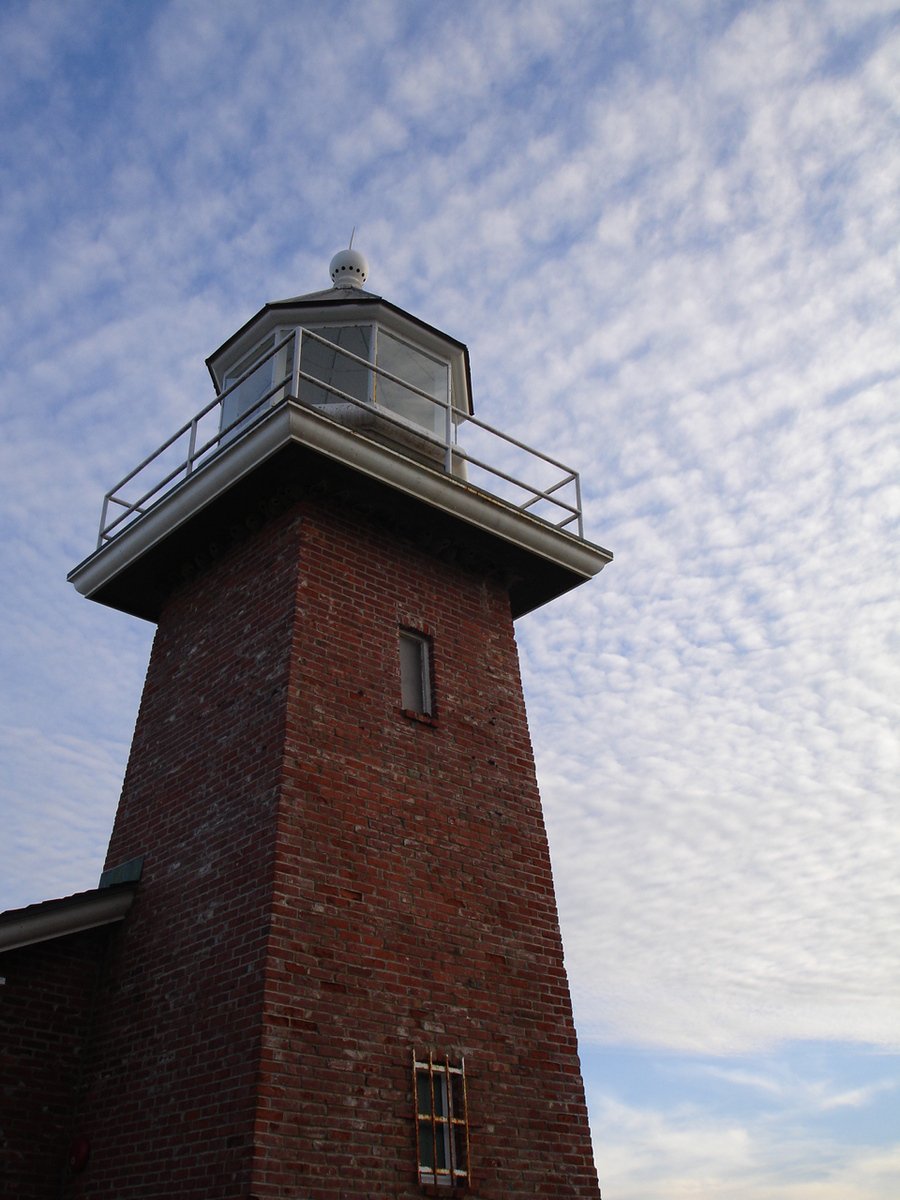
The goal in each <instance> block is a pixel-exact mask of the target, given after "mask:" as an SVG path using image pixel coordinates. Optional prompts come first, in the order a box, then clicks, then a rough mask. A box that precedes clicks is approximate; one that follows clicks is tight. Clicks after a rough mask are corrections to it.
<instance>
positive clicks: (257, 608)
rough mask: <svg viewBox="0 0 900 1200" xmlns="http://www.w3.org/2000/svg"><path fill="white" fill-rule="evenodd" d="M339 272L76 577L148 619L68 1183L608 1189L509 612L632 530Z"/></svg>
mask: <svg viewBox="0 0 900 1200" xmlns="http://www.w3.org/2000/svg"><path fill="white" fill-rule="evenodd" d="M331 273H332V280H333V286H332V287H331V288H330V289H328V290H326V291H324V292H318V293H314V294H311V295H306V296H301V297H298V298H294V299H290V300H285V301H279V302H276V303H271V304H267V305H266V306H265V307H264V308H263V309H262V310H261V311H260V312H259V313H257V314H256V316H255V317H253V318H252V319H251V320H250V321H248V322H247V324H246V325H244V326H243V328H241V329H240V330H238V332H237V333H235V334H234V336H233V337H231V338H229V339H228V341H227V342H225V344H224V345H223V346H221V347H220V348H219V349H218V350H217V351H216V352H215V353H214V354H213V355H212V356H211V357H210V358H209V360H208V366H209V370H210V373H211V375H212V378H213V382H214V385H215V389H216V398H215V400H214V401H213V402H212V403H211V404H209V405H208V406H207V407H206V408H205V409H204V410H203V411H202V412H201V413H199V414H198V416H197V417H195V418H194V419H193V420H192V421H190V422H189V423H188V424H187V425H186V426H185V427H184V428H183V429H182V430H181V431H179V433H178V434H177V435H175V437H174V438H172V439H170V441H169V442H167V443H166V444H165V445H164V446H163V447H162V448H161V449H160V451H159V452H157V454H156V455H154V456H152V457H151V459H149V460H147V461H146V462H145V463H144V464H142V465H141V467H140V468H139V469H138V470H137V471H136V472H133V473H132V475H130V476H129V477H128V478H127V479H126V480H125V481H124V482H123V484H122V485H120V486H119V487H117V488H116V489H114V491H113V492H111V493H110V494H109V495H108V497H107V500H106V502H105V504H104V513H103V520H102V524H101V533H100V540H99V544H98V548H97V550H96V551H95V553H94V554H93V555H91V557H89V558H88V559H87V560H85V562H83V563H82V564H80V565H79V566H78V567H77V568H76V569H75V570H74V571H73V572H72V574H71V576H70V578H71V579H72V581H73V583H74V584H75V586H76V587H77V588H78V590H79V591H80V592H81V593H82V594H84V595H86V596H88V597H90V598H91V599H94V600H97V601H100V602H101V603H104V604H108V605H111V606H113V607H115V608H118V609H121V610H123V611H125V612H128V613H132V614H135V615H137V616H140V617H143V618H146V619H148V620H151V621H154V622H156V624H157V627H158V628H157V633H156V638H155V641H154V646H153V651H152V656H151V660H150V665H149V669H148V674H147V680H146V684H145V689H144V694H143V699H142V702H141V708H140V713H139V716H138V721H137V726H136V730H135V734H134V742H133V745H132V750H131V756H130V760H129V764H128V770H127V774H126V777H125V782H124V787H123V791H122V798H121V802H120V805H119V810H118V814H117V817H116V821H115V827H114V830H113V833H112V838H111V841H110V847H109V854H108V858H107V864H106V865H107V871H108V879H112V880H115V879H116V878H122V879H128V878H132V879H133V878H135V877H136V876H137V875H138V874H140V883H139V884H138V885H137V887H136V889H135V893H134V902H133V905H132V907H131V909H130V911H129V913H128V916H127V919H126V920H124V921H123V922H122V924H121V926H120V927H119V928H118V931H117V933H116V936H115V938H114V939H113V940H112V941H111V943H110V956H109V961H108V963H107V965H106V969H105V976H104V982H103V983H102V985H101V997H100V1007H101V1009H102V1013H103V1017H102V1020H100V1021H98V1022H97V1023H96V1031H95V1034H94V1038H93V1043H92V1046H91V1048H90V1053H89V1055H88V1062H87V1066H86V1076H85V1078H86V1083H85V1087H84V1097H83V1101H82V1102H81V1108H80V1116H79V1120H78V1122H77V1127H76V1129H75V1132H76V1133H77V1134H78V1136H79V1138H80V1139H82V1140H81V1141H80V1142H79V1145H81V1146H83V1147H87V1146H89V1147H90V1155H89V1157H88V1155H87V1153H86V1152H85V1153H84V1154H83V1155H82V1158H83V1159H84V1161H85V1162H86V1166H84V1168H83V1169H79V1173H77V1174H75V1175H73V1176H72V1177H71V1178H70V1180H69V1181H68V1183H67V1189H68V1190H67V1192H66V1195H69V1196H73V1197H82V1198H84V1200H87V1198H88V1197H89V1198H90V1200H137V1198H138V1197H141V1198H154V1200H156V1198H159V1200H163V1198H169V1197H181V1198H185V1200H230V1198H234V1200H237V1198H239V1197H240V1198H247V1197H254V1198H258V1200H270V1198H271V1200H275V1198H276V1197H277V1198H280V1200H281V1198H291V1200H386V1198H388V1197H390V1198H403V1200H412V1198H413V1197H420V1196H422V1195H438V1196H452V1195H462V1194H465V1195H467V1196H471V1197H479V1198H483V1200H515V1198H518V1197H522V1198H523V1200H524V1198H525V1197H528V1198H529V1200H534V1198H538V1200H551V1198H553V1197H592V1198H593V1200H596V1197H597V1196H598V1190H597V1176H596V1172H595V1169H594V1165H593V1158H592V1152H591V1145H590V1138H589V1131H588V1124H587V1114H586V1109H585V1104H584V1092H583V1085H582V1081H581V1074H580V1067H579V1062H578V1055H577V1049H576V1041H575V1033H574V1028H573V1023H572V1014H571V1006H570V1001H569V992H568V985H567V982H566V976H565V970H564V966H563V954H562V945H561V942H560V934H559V928H558V922H557V914H556V906H555V901H554V895H553V885H552V880H551V873H550V861H549V857H548V850H547V839H546V834H545V830H544V825H543V820H542V816H541V807H540V798H539V795H538V790H537V785H536V780H535V772H534V761H533V754H532V749H531V744H530V740H529V735H528V729H527V724H526V717H525V709H524V703H523V696H522V687H521V683H520V678H519V668H518V660H517V653H516V647H515V641H514V634H513V620H514V618H516V617H518V616H520V615H522V614H524V613H526V612H529V611H531V610H532V609H534V608H536V607H538V606H539V605H541V604H544V603H546V602H547V601H549V600H551V599H553V598H554V597H555V596H558V595H560V594H562V593H563V592H565V591H567V590H568V589H570V588H572V587H574V586H576V585H577V584H579V583H581V582H583V581H585V580H587V579H589V578H591V577H592V576H593V575H595V574H596V573H597V572H598V571H599V570H600V569H601V568H602V567H603V566H604V565H605V563H607V562H608V561H609V560H610V558H611V556H610V554H609V553H608V552H607V551H605V550H602V549H600V548H599V547H597V546H595V545H592V544H590V543H589V542H587V541H585V540H584V538H583V536H582V534H581V514H580V500H579V490H578V479H577V476H575V475H574V473H573V472H570V471H569V470H568V469H567V468H564V467H562V466H561V464H559V463H557V462H555V461H553V460H551V459H548V458H546V457H545V456H544V455H542V454H538V453H537V452H535V451H532V450H529V449H528V448H527V447H525V446H524V445H522V444H521V443H519V442H516V441H514V440H512V439H508V438H505V437H504V436H503V435H502V434H500V433H499V432H498V431H496V430H493V429H491V428H490V427H489V426H487V425H485V424H483V423H482V422H480V421H478V420H477V419H476V418H475V416H474V413H473V409H472V403H471V394H470V393H471V387H470V375H469V362H468V354H467V351H466V348H465V346H463V345H462V344H461V343H460V342H458V341H456V340H455V339H453V338H451V337H449V336H448V335H447V334H444V333H442V332H440V331H438V330H436V329H434V328H432V327H431V326H429V325H427V324H425V323H424V322H422V321H421V320H419V319H418V318H417V317H414V316H412V315H411V314H409V313H407V312H405V311H403V310H402V309H400V308H398V307H397V306H395V305H393V304H391V303H390V302H389V301H387V300H385V299H383V298H381V297H379V296H377V295H373V294H371V293H370V292H368V291H366V290H364V286H363V285H364V284H365V282H366V276H367V267H366V263H365V259H364V258H363V257H362V255H360V254H359V253H358V252H356V251H353V250H349V251H344V252H342V253H340V254H338V255H336V256H335V258H334V260H333V261H332V264H331ZM117 873H118V874H117Z"/></svg>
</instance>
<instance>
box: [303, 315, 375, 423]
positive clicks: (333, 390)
mask: <svg viewBox="0 0 900 1200" xmlns="http://www.w3.org/2000/svg"><path fill="white" fill-rule="evenodd" d="M313 332H314V333H315V334H317V335H318V337H321V338H325V339H326V340H327V341H328V342H329V343H330V344H329V345H324V344H323V343H322V342H320V341H317V340H316V338H313V337H310V336H309V334H308V333H304V334H303V340H302V343H301V347H300V370H301V372H303V373H304V374H306V375H312V376H313V377H314V378H315V379H317V380H320V381H321V382H320V383H310V381H309V380H308V379H301V380H300V399H301V400H303V401H305V402H306V403H307V404H314V405H319V406H321V405H324V404H347V403H352V401H348V400H347V399H346V397H347V396H352V397H353V399H354V400H361V401H363V402H364V403H365V402H369V401H370V400H371V397H370V395H369V388H370V375H371V371H370V369H369V367H368V366H363V364H362V363H358V362H356V361H355V360H354V359H352V358H348V357H347V355H346V354H343V353H342V351H344V350H346V351H349V353H350V354H355V355H356V357H357V358H362V359H365V360H366V362H367V363H368V362H369V359H370V347H371V344H372V329H371V326H369V325H341V326H333V327H329V326H321V327H319V328H316V329H314V330H313ZM338 392H342V393H343V395H338Z"/></svg>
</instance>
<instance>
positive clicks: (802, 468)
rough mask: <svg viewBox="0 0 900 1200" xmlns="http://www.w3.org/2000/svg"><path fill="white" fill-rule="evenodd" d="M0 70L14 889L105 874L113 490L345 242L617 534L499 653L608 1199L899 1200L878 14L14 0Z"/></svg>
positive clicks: (832, 8)
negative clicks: (247, 332)
mask: <svg viewBox="0 0 900 1200" xmlns="http://www.w3.org/2000/svg"><path fill="white" fill-rule="evenodd" d="M0 61H2V62H3V63H4V68H3V71H2V72H0V129H2V137H0V173H2V175H0V196H2V200H0V262H2V264H3V266H2V271H0V295H2V303H0V405H2V409H0V419H2V437H0V489H2V504H0V542H2V545H0V553H2V556H3V557H2V568H0V569H2V578H3V581H4V586H3V595H4V604H3V611H4V621H3V623H2V630H0V680H2V688H0V762H2V764H3V768H2V775H0V828H2V830H3V837H2V841H0V907H2V908H8V907H18V906H21V905H25V904H28V903H31V902H35V901H39V900H42V899H46V898H49V897H53V896H61V895H66V894H69V893H71V892H74V891H80V890H84V889H85V888H89V887H92V886H94V885H95V884H96V880H97V876H98V874H99V871H100V869H101V865H102V861H103V856H104V852H105V848H106V842H107V838H108V835H109V830H110V827H111V823H112V817H113V814H114V811H115V806H116V803H117V799H118V792H119V788H120V786H121V780H122V775H123V771H124V765H125V761H126V757H127V753H128V747H129V742H130V737H131V732H132V728H133V722H134V718H135V715H136V711H137V704H138V700H139V696H140V689H141V685H142V681H143V674H144V671H145V668H146V663H147V658H148V653H149V647H150V640H151V637H152V632H153V631H152V628H151V627H150V626H149V625H148V624H146V623H143V622H141V621H138V620H136V619H133V618H129V617H126V616H124V615H122V614H119V613H116V612H113V611H110V610H107V609H104V608H102V607H100V606H98V605H94V604H91V603H89V602H87V601H85V600H83V599H81V598H80V597H79V596H78V595H77V594H76V593H75V591H74V589H73V588H72V587H71V586H70V585H69V584H68V583H67V582H66V574H67V572H68V571H69V570H70V569H71V568H72V567H73V566H74V565H75V564H76V563H78V562H80V561H81V560H82V559H83V558H85V557H86V556H87V555H88V554H89V553H90V551H91V550H92V549H93V545H94V539H95V536H96V525H97V521H98V519H99V509H100V502H101V498H102V496H103V493H104V492H105V491H106V490H107V488H109V487H110V486H111V485H112V484H113V483H114V482H115V481H116V480H117V479H118V478H119V477H120V476H121V475H123V474H124V473H125V472H126V471H127V470H129V469H130V468H131V467H132V466H134V465H136V464H137V463H138V462H139V461H140V460H141V459H143V458H144V456H145V455H146V454H148V453H149V452H150V451H151V450H153V449H154V448H155V447H156V446H157V445H159V444H160V443H161V442H162V441H163V440H164V439H165V437H167V436H168V435H169V434H170V433H172V432H174V431H175V429H176V428H178V427H179V426H180V425H181V424H182V423H183V422H184V421H186V420H187V419H188V418H189V417H190V416H191V415H192V414H193V413H194V412H196V411H197V410H199V409H200V408H201V407H203V406H204V405H205V404H206V403H207V401H208V400H210V399H211V398H212V394H213V393H212V390H211V383H210V380H209V376H208V374H207V371H206V367H205V365H204V359H205V357H206V356H207V355H208V354H209V353H210V352H211V351H212V350H214V349H215V348H216V347H217V346H219V345H220V344H221V343H222V342H223V341H224V340H225V338H227V337H228V336H229V335H230V334H231V333H232V332H234V331H235V330H236V329H237V328H239V327H240V326H241V325H242V324H243V322H244V321H245V320H246V319H247V318H248V317H249V316H251V315H252V314H253V313H255V312H256V311H257V310H258V309H259V308H260V307H261V305H262V304H263V303H264V302H265V301H267V300H273V299H280V298H283V297H288V296H294V295H297V294H298V293H303V292H309V291H315V290H318V289H320V288H322V287H326V286H328V282H329V280H328V274H327V270H328V263H329V260H330V258H331V256H332V254H333V253H334V252H335V251H336V250H338V249H340V248H341V247H344V246H346V245H347V242H348V240H349V237H350V233H351V231H352V230H353V228H354V227H355V228H356V235H355V241H354V245H355V246H356V247H357V248H359V249H361V250H363V252H364V253H365V254H366V256H367V258H368V260H369V264H370V277H369V285H368V286H369V290H371V291H373V292H376V293H378V294H380V295H383V296H385V297H386V298H388V299H389V300H391V301H392V302H393V303H395V304H397V305H399V306H400V307H402V308H405V309H407V310H409V311H411V312H413V313H415V314H416V315H418V316H420V317H421V318H422V319H423V320H425V321H427V322H429V323H430V324H432V325H436V326H438V327H439V328H441V329H444V330H446V331H447V332H448V333H449V334H451V335H452V336H453V337H455V338H457V339H459V340H460V341H463V342H465V343H466V344H467V345H468V347H469V351H470V354H471V360H472V378H473V391H474V402H475V406H476V412H477V414H478V415H479V416H480V417H481V418H483V419H484V420H486V421H488V422H490V423H491V424H493V425H496V426H499V427H500V428H502V429H504V430H506V431H507V432H509V433H511V434H513V435H514V436H517V437H519V438H521V439H523V440H525V441H527V442H529V443H530V444H532V445H535V446H537V447H539V448H540V449H541V450H543V451H545V452H546V453H549V454H551V455H553V456H554V457H556V458H559V459H562V460H563V461H564V462H567V463H571V464H572V465H573V466H574V467H575V468H576V469H577V470H579V471H580V472H581V476H582V484H583V489H584V505H585V535H586V536H587V537H588V538H589V539H590V540H591V541H593V542H596V543H599V544H601V545H603V546H606V547H609V548H610V549H611V550H613V551H614V553H615V561H614V562H613V563H612V565H610V566H609V567H608V568H606V570H604V572H603V573H602V574H601V575H600V576H599V577H598V578H597V579H595V580H594V581H592V582H591V583H589V584H587V585H585V586H583V587H581V588H579V589H577V590H576V591H575V592H572V593H570V594H569V595H567V596H565V597H563V598H561V599H559V600H557V601H555V602H554V603H553V604H551V605H549V606H547V607H546V608H545V609H542V610H539V611H538V612H535V613H532V614H530V615H528V616H526V617H524V618H523V619H522V620H521V621H520V622H519V623H518V628H517V635H518V639H519V645H520V651H521V656H522V666H523V672H524V678H525V685H526V698H527V702H528V708H529V718H530V723H531V730H532V737H533V740H534V745H535V752H536V756H537V766H538V776H539V780H540V784H541V790H542V795H543V800H544V805H545V811H546V818H547V824H548V830H549V835H550V843H551V853H552V857H553V863H554V874H555V879H556V887H557V898H558V902H559V907H560V918H561V925H562V931H563V938H564V941H565V945H566V956H567V965H568V970H569V976H570V983H571V987H572V994H573V1002H574V1006H575V1016H576V1023H577V1027H578V1032H579V1044H580V1050H581V1055H582V1064H583V1069H584V1078H585V1086H586V1090H587V1097H588V1102H589V1108H590V1114H591V1124H592V1131H593V1136H594V1141H595V1150H596V1157H597V1164H598V1170H599V1175H600V1182H601V1187H602V1190H603V1194H604V1197H605V1200H686V1198H690V1200H694V1198H698V1200H717V1198H720V1197H721V1198H725V1200H838V1198H840V1200H895V1197H896V1196H898V1195H900V1120H898V1114H900V1058H898V1049H900V882H898V880H900V876H898V867H897V864H898V861H900V819H898V793H900V785H898V780H900V733H898V730H900V656H898V649H900V645H898V643H900V633H898V630H900V603H898V588H897V579H898V574H900V572H898V566H900V564H898V557H900V554H898V546H900V537H898V528H897V526H898V517H900V287H898V273H900V249H898V245H900V203H898V201H900V5H898V4H892V3H886V2H881V0H809V2H804V0H759V2H752V0H751V2H747V3H739V2H730V0H643V2H642V0H634V2H632V3H626V2H624V0H616V2H613V0H608V2H604V0H554V2H553V3H552V4H550V3H548V2H547V0H543V2H541V3H532V2H529V0H521V2H518V3H514V2H509V0H480V2H478V3H471V2H468V0H463V2H452V0H448V2H446V3H443V4H429V3H424V2H421V3H414V2H412V0H396V2H391V0H367V2H365V3H362V2H351V3H346V2H341V0H332V2H331V3H306V2H304V0H292V2H285V0H267V3H266V4H264V5H263V4H247V3H245V2H241V3H236V2H232V0H169V2H156V0H144V2H141V3H137V2H125V0H121V2H113V0H65V2H63V0H37V2H33V3H29V2H24V0H6V2H5V3H4V4H3V5H2V6H0Z"/></svg>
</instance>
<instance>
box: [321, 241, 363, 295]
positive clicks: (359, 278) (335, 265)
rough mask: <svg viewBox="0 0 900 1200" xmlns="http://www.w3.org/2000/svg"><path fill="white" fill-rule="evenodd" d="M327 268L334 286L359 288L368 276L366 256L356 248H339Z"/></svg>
mask: <svg viewBox="0 0 900 1200" xmlns="http://www.w3.org/2000/svg"><path fill="white" fill-rule="evenodd" d="M329 269H330V271H331V282H332V283H333V284H334V286H335V287H356V288H361V287H362V285H363V284H364V283H365V282H366V280H367V279H368V277H369V264H368V263H367V262H366V256H365V255H364V254H360V252H359V251H358V250H339V251H338V252H337V254H336V255H335V256H334V258H333V259H332V260H331V266H330V268H329Z"/></svg>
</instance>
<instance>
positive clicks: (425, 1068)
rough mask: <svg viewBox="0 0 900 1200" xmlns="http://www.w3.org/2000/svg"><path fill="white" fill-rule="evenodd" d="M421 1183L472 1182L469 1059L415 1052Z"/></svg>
mask: <svg viewBox="0 0 900 1200" xmlns="http://www.w3.org/2000/svg"><path fill="white" fill-rule="evenodd" d="M413 1093H414V1095H415V1098H416V1147H417V1153H418V1163H419V1182H420V1183H422V1184H432V1185H435V1186H438V1187H440V1186H442V1185H443V1186H445V1187H457V1188H459V1187H465V1186H467V1185H468V1184H469V1182H470V1179H469V1119H468V1113H467V1108H466V1067H465V1060H464V1059H460V1060H459V1062H456V1063H452V1062H451V1061H450V1059H449V1058H448V1057H446V1056H445V1057H443V1058H435V1057H434V1055H433V1054H431V1053H430V1052H429V1054H428V1057H427V1059H420V1058H418V1057H417V1056H416V1054H415V1052H413Z"/></svg>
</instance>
